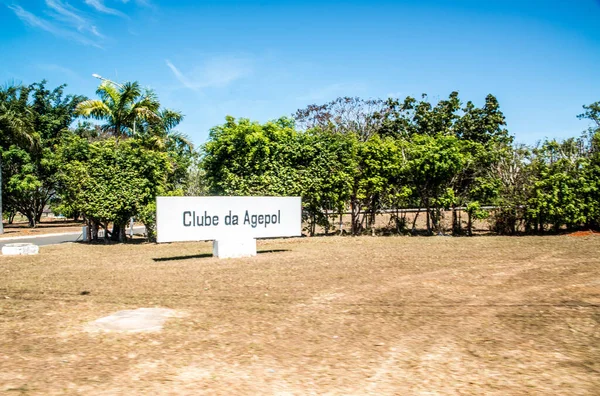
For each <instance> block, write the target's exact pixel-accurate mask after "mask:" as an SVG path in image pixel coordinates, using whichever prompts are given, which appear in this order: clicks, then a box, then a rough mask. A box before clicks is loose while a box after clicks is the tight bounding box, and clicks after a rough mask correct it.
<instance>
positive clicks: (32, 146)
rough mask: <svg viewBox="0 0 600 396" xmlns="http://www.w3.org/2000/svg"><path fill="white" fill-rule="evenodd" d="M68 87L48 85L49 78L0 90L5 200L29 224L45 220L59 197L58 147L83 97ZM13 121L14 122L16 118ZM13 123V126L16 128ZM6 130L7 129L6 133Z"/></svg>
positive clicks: (32, 224)
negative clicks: (48, 208) (46, 210)
mask: <svg viewBox="0 0 600 396" xmlns="http://www.w3.org/2000/svg"><path fill="white" fill-rule="evenodd" d="M64 88H65V85H61V86H59V87H57V88H55V89H52V90H50V89H47V88H46V81H42V82H40V83H34V84H31V85H30V86H27V87H9V88H7V89H5V90H4V91H3V93H2V94H0V102H2V103H3V104H2V105H0V107H2V108H3V110H0V112H1V113H2V114H3V115H2V116H0V117H2V118H3V119H4V121H2V123H3V125H4V127H3V128H2V129H3V137H2V142H1V143H2V149H3V150H4V153H3V155H2V157H3V159H4V160H5V161H13V160H14V163H9V164H5V165H6V166H5V177H4V179H5V180H4V191H3V193H4V197H5V201H6V203H7V204H8V205H9V206H10V207H12V208H13V209H16V210H18V211H20V212H21V213H23V214H24V215H25V216H27V218H28V220H29V225H30V226H31V227H35V226H36V224H37V223H38V222H39V221H40V218H41V215H42V212H43V209H44V207H45V206H46V205H47V204H48V203H49V202H50V200H51V199H52V198H53V197H55V196H56V179H55V173H56V160H55V155H54V145H55V144H56V142H57V141H58V140H59V139H60V136H61V134H62V133H64V132H65V131H66V130H67V129H68V127H69V125H70V124H71V122H72V121H73V118H74V111H75V107H76V106H77V104H78V103H79V102H81V101H82V100H83V99H84V98H83V97H81V96H76V95H75V96H74V95H65V94H64ZM11 120H12V121H11ZM11 125H12V126H11ZM5 130H6V132H4V131H5Z"/></svg>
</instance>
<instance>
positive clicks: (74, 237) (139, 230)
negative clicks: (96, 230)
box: [0, 226, 144, 249]
mask: <svg viewBox="0 0 600 396" xmlns="http://www.w3.org/2000/svg"><path fill="white" fill-rule="evenodd" d="M127 232H129V229H127ZM133 232H134V233H135V234H143V233H144V227H143V226H141V227H133ZM76 241H81V232H69V233H64V234H60V235H36V236H34V237H18V238H10V239H5V238H0V249H1V248H2V246H4V245H6V244H7V243H34V244H36V245H38V246H45V245H56V244H59V243H64V242H76Z"/></svg>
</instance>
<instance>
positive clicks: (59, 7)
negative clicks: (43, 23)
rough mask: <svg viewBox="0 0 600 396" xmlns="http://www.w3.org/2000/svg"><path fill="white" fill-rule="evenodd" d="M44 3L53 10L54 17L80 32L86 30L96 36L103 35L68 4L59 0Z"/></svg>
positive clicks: (49, 0) (48, 0)
mask: <svg viewBox="0 0 600 396" xmlns="http://www.w3.org/2000/svg"><path fill="white" fill-rule="evenodd" d="M46 5H47V6H48V7H49V8H50V9H51V10H52V11H53V16H54V18H55V19H57V20H60V21H62V22H63V23H65V24H68V25H71V26H73V27H75V28H77V30H79V31H80V32H88V33H91V34H92V35H94V36H96V37H104V36H103V35H102V34H101V33H100V32H99V31H98V28H97V27H96V26H95V25H93V24H92V22H91V21H89V20H88V19H87V18H85V17H83V16H82V15H81V12H80V11H79V10H78V9H76V8H75V7H72V6H71V5H70V4H67V3H63V2H62V1H61V0H46Z"/></svg>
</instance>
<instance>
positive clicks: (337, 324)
mask: <svg viewBox="0 0 600 396" xmlns="http://www.w3.org/2000/svg"><path fill="white" fill-rule="evenodd" d="M258 250H259V251H264V252H265V253H263V254H259V255H258V256H257V257H255V258H250V259H231V260H218V259H213V258H212V257H207V256H208V254H209V253H210V251H211V246H210V244H207V243H179V244H167V245H153V244H139V245H107V246H101V245H95V246H86V245H79V244H65V245H58V246H49V247H42V248H41V254H40V255H39V256H35V257H0V392H2V391H10V390H12V391H14V392H15V393H18V392H21V393H31V394H69V393H70V394H79V393H87V394H107V395H108V394H110V395H113V394H132V393H135V394H157V393H165V394H256V393H259V394H311V393H312V394H481V393H486V394H498V395H501V394H502V395H505V394H565V395H572V394H590V395H591V394H597V389H600V343H599V341H600V327H599V326H600V276H599V275H600V270H599V269H598V266H599V264H600V260H599V259H598V257H597V252H598V251H600V239H599V238H596V237H595V236H590V237H581V238H570V237H568V236H554V237H515V238H508V237H478V238H445V237H432V238H409V237H389V238H371V237H360V238H339V237H330V238H302V239H287V240H270V241H260V242H259V246H258ZM83 291H85V292H87V293H84V294H82V292H83ZM139 307H156V308H169V309H174V310H177V311H183V312H186V315H185V316H181V317H174V318H170V319H168V320H167V321H166V322H165V324H164V328H163V330H162V331H161V332H156V333H134V334H119V333H106V334H104V333H101V334H89V333H87V332H85V331H84V330H85V326H86V324H87V323H89V322H90V321H93V320H96V319H98V318H100V317H103V316H106V315H109V314H111V313H113V312H116V311H120V310H126V309H136V308H139ZM10 393H13V392H10Z"/></svg>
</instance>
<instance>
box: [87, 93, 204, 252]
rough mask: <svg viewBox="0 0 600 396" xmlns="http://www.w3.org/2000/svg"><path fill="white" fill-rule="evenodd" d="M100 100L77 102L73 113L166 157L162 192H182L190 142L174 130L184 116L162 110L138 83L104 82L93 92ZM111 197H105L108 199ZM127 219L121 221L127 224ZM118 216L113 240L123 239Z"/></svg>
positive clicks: (103, 130) (191, 151)
mask: <svg viewBox="0 0 600 396" xmlns="http://www.w3.org/2000/svg"><path fill="white" fill-rule="evenodd" d="M96 94H97V95H98V96H99V97H100V99H91V100H86V101H84V102H82V103H80V104H79V105H78V106H77V108H76V112H77V114H78V115H81V116H83V117H85V118H93V119H97V120H103V121H105V123H104V124H103V125H102V126H101V130H102V132H103V133H104V135H108V136H114V137H115V138H116V139H117V142H118V141H119V140H123V139H125V140H126V139H129V138H131V139H134V140H135V141H136V144H139V145H141V146H142V147H144V148H145V149H147V150H150V151H153V152H156V153H166V155H167V157H168V158H169V160H170V161H169V165H170V167H169V171H168V172H166V171H165V175H167V177H168V180H167V182H166V183H167V184H166V185H165V186H164V188H165V192H167V191H171V190H174V189H182V190H183V189H184V187H185V186H184V184H185V183H186V182H187V172H188V168H189V166H190V164H191V159H192V157H193V155H194V153H193V146H192V144H191V142H190V141H189V139H188V138H187V137H186V136H185V135H183V134H180V133H177V132H176V131H174V128H175V127H176V126H177V125H178V124H179V123H180V122H181V120H182V119H183V115H182V114H181V113H179V112H177V111H174V110H170V109H161V107H160V102H159V100H158V97H157V96H156V94H155V93H154V91H152V90H151V89H142V88H141V87H140V85H139V83H138V82H137V81H136V82H126V83H124V84H122V85H121V84H117V83H114V82H111V81H105V82H103V83H102V84H100V86H99V87H98V89H97V90H96ZM110 198H112V197H109V196H107V197H106V199H107V200H109V199H110ZM126 220H127V219H125V220H123V221H126ZM120 221H122V219H121V218H120V217H117V218H116V220H115V221H114V223H113V231H112V238H113V240H122V239H123V235H122V232H121V230H122V229H124V224H125V223H120Z"/></svg>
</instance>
